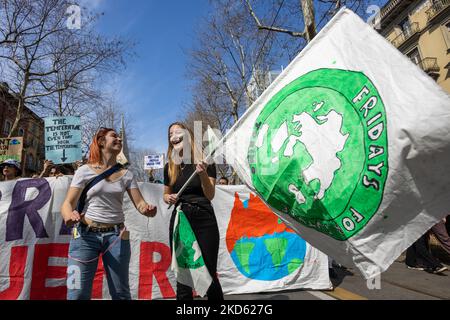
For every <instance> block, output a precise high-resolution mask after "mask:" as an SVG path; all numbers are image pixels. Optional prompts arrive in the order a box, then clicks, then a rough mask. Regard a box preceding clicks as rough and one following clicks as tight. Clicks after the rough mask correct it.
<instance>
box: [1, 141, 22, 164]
mask: <svg viewBox="0 0 450 320" xmlns="http://www.w3.org/2000/svg"><path fill="white" fill-rule="evenodd" d="M22 149H23V137H12V138H1V139H0V162H3V161H5V160H7V159H14V160H17V161H19V162H21V159H22Z"/></svg>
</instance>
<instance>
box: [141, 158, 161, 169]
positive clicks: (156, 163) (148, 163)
mask: <svg viewBox="0 0 450 320" xmlns="http://www.w3.org/2000/svg"><path fill="white" fill-rule="evenodd" d="M162 168H164V154H151V155H148V156H145V157H144V170H156V169H162Z"/></svg>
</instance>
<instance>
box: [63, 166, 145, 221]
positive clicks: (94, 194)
mask: <svg viewBox="0 0 450 320" xmlns="http://www.w3.org/2000/svg"><path fill="white" fill-rule="evenodd" d="M97 175H98V174H97V173H96V172H95V171H94V170H93V169H91V168H90V167H89V166H88V165H84V166H81V167H80V168H79V169H78V170H77V171H76V172H75V175H74V176H73V179H72V183H71V184H70V186H71V187H75V188H80V189H84V187H85V186H86V184H87V183H88V182H89V181H90V180H91V179H92V178H94V177H95V176H97ZM108 179H109V178H108ZM137 188H138V185H137V182H136V179H135V177H134V175H133V173H132V172H131V171H129V170H127V172H126V173H125V174H124V175H123V176H121V177H120V178H118V179H116V180H114V181H107V180H105V179H103V180H102V181H100V182H98V183H97V184H96V185H95V186H93V187H92V188H91V189H89V191H88V193H87V195H86V203H85V206H84V209H83V213H86V215H85V217H86V218H88V219H91V220H93V221H97V222H101V223H111V224H117V223H122V222H123V221H124V220H125V217H124V214H123V208H122V203H123V194H124V192H125V191H126V190H129V189H137Z"/></svg>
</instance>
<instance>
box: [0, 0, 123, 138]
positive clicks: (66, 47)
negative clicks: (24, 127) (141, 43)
mask: <svg viewBox="0 0 450 320" xmlns="http://www.w3.org/2000/svg"><path fill="white" fill-rule="evenodd" d="M70 5H71V3H70V2H69V1H66V0H36V1H30V0H15V1H10V0H1V10H2V11H1V13H0V16H2V17H7V19H3V20H2V21H0V31H1V34H2V35H3V38H4V41H3V43H2V46H1V47H0V63H1V64H2V72H3V77H4V78H5V79H8V80H9V81H8V82H9V84H10V89H11V90H12V92H13V93H14V94H15V96H16V98H17V101H18V105H17V113H16V119H15V121H14V124H13V126H12V128H11V131H10V136H11V135H14V134H15V131H16V129H17V126H18V123H19V121H20V119H21V117H22V113H23V108H24V106H25V104H27V105H29V106H31V107H33V109H34V111H37V113H38V114H41V115H42V114H58V115H64V114H76V113H78V114H80V113H82V112H80V111H83V110H77V108H78V106H80V104H79V102H80V101H81V100H82V99H80V96H83V95H84V96H85V97H92V96H93V95H94V94H95V90H92V89H91V88H92V87H93V85H94V83H93V81H94V79H95V72H97V73H101V72H105V71H112V70H116V69H117V68H118V66H119V65H120V64H121V63H123V59H122V58H123V55H124V54H125V52H126V50H127V48H128V46H127V44H126V43H124V42H123V41H121V40H107V39H104V38H102V37H100V36H98V35H96V34H95V33H94V32H93V31H92V29H91V25H90V23H91V22H92V21H94V20H95V17H93V16H92V17H90V18H88V19H87V20H86V23H85V24H84V25H83V28H82V29H81V30H70V29H68V28H67V25H66V22H67V15H66V10H67V8H68V7H69V6H70ZM11 35H14V37H12V36H11ZM5 39H6V40H5ZM55 96H56V97H57V98H56V99H55V98H54V97H55ZM52 102H53V103H52ZM55 102H56V104H55ZM38 107H40V109H36V108H38ZM77 111H78V112H77Z"/></svg>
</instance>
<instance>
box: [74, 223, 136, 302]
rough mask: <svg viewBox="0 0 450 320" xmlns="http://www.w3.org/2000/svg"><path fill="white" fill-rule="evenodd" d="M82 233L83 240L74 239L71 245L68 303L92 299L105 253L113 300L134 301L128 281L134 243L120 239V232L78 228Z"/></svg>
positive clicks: (105, 264)
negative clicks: (99, 261) (93, 287)
mask: <svg viewBox="0 0 450 320" xmlns="http://www.w3.org/2000/svg"><path fill="white" fill-rule="evenodd" d="M78 233H79V234H80V237H79V238H77V239H74V238H73V237H72V239H71V240H70V246H69V263H68V269H67V272H68V277H67V300H89V299H91V293H92V284H93V281H94V276H95V272H96V271H97V265H98V257H99V256H100V253H103V256H102V259H103V266H104V268H105V272H106V277H107V281H108V288H109V293H110V295H111V298H112V299H113V300H131V295H130V286H129V282H128V269H129V265H130V257H131V249H130V240H123V239H120V238H119V235H120V230H117V231H111V232H105V233H101V232H89V231H87V230H86V226H84V225H80V226H79V227H78ZM108 248H109V250H108ZM77 277H78V278H79V279H77Z"/></svg>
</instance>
